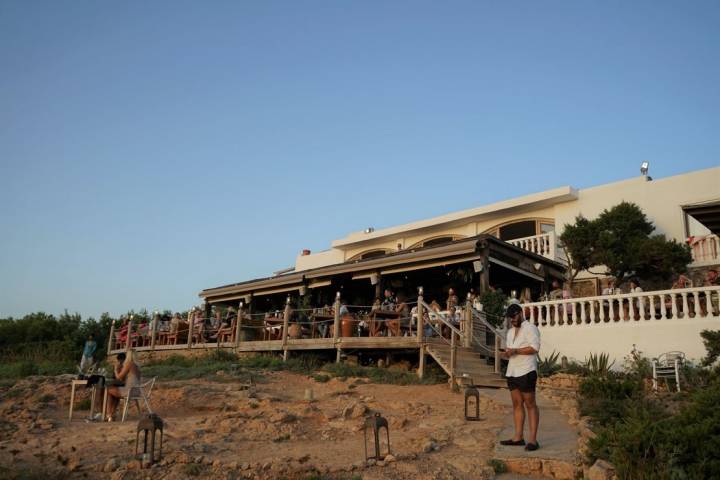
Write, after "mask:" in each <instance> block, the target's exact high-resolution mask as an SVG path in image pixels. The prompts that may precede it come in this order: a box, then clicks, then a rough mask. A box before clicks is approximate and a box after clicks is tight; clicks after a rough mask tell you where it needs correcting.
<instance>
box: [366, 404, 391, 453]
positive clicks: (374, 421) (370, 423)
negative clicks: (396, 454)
mask: <svg viewBox="0 0 720 480" xmlns="http://www.w3.org/2000/svg"><path fill="white" fill-rule="evenodd" d="M383 428H384V429H385V436H386V440H387V447H386V448H385V451H384V452H381V445H380V430H382V429H383ZM370 432H372V433H370ZM363 433H364V436H365V461H368V460H370V459H374V460H375V461H380V460H383V459H384V458H385V457H386V456H388V455H389V454H390V429H389V428H388V421H387V419H385V418H383V417H381V416H380V414H379V413H376V414H375V415H374V416H372V417H370V418H368V419H367V420H365V427H364V429H363ZM368 435H372V440H373V441H374V442H375V454H374V455H372V456H368Z"/></svg>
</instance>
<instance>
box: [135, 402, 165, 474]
mask: <svg viewBox="0 0 720 480" xmlns="http://www.w3.org/2000/svg"><path fill="white" fill-rule="evenodd" d="M163 426H164V425H163V421H162V419H161V418H160V417H159V416H157V415H156V414H154V413H151V414H150V415H147V416H146V417H145V418H143V419H142V420H140V421H139V422H138V426H137V433H136V435H135V456H137V454H138V440H139V439H140V432H143V433H144V434H145V437H144V439H143V451H142V459H143V466H149V465H150V464H152V463H154V462H159V461H160V459H161V458H162V445H163V435H164V434H163ZM158 430H160V451H159V452H158V457H157V459H156V458H155V432H157V431H158ZM148 436H150V450H148ZM145 464H147V465H145Z"/></svg>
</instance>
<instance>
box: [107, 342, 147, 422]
mask: <svg viewBox="0 0 720 480" xmlns="http://www.w3.org/2000/svg"><path fill="white" fill-rule="evenodd" d="M133 357H134V355H133V351H132V350H128V351H127V355H126V354H125V353H122V352H121V353H118V356H117V363H116V364H115V380H118V381H121V382H123V384H122V385H121V386H112V387H108V416H107V421H108V422H112V421H113V417H114V416H115V411H116V410H117V406H118V403H120V399H121V398H122V397H127V396H128V394H129V393H130V389H131V388H133V387H136V386H138V385H140V378H141V377H140V367H138V366H137V364H136V363H135V360H134V358H133Z"/></svg>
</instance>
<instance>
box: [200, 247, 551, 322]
mask: <svg viewBox="0 0 720 480" xmlns="http://www.w3.org/2000/svg"><path fill="white" fill-rule="evenodd" d="M564 270H565V267H564V266H563V265H562V264H560V263H558V262H555V261H552V260H549V259H548V258H545V257H543V256H540V255H537V254H534V253H531V252H528V251H526V250H523V249H521V248H518V247H515V246H513V245H511V244H509V243H506V242H504V241H501V240H499V239H497V238H495V237H493V236H491V235H486V234H483V235H478V236H475V237H470V238H465V239H461V240H456V241H452V242H449V243H447V244H443V245H437V246H430V247H421V248H415V249H411V250H403V251H398V252H393V253H389V254H386V255H382V256H379V257H373V258H369V259H362V260H356V261H352V262H344V263H340V264H336V265H329V266H325V267H320V268H316V269H311V270H304V271H300V272H290V273H286V274H282V275H276V276H273V277H268V278H260V279H256V280H250V281H246V282H241V283H236V284H232V285H225V286H222V287H216V288H209V289H206V290H203V291H202V292H200V297H201V298H203V299H204V301H205V304H206V309H208V310H209V308H210V306H211V305H218V306H226V305H237V303H238V302H240V301H242V302H244V303H245V305H248V306H249V307H250V308H251V309H253V310H255V311H269V310H273V309H276V308H282V305H283V303H284V299H285V298H286V297H287V296H288V295H289V296H291V297H295V298H298V299H299V298H301V297H306V296H308V295H309V296H310V299H311V301H310V303H311V304H312V305H315V306H320V305H322V304H326V303H327V304H330V303H332V301H333V298H334V296H335V292H338V291H339V292H341V293H342V296H343V298H344V299H346V301H349V302H351V303H353V304H362V305H369V304H371V303H372V301H373V299H374V298H381V297H382V290H383V289H384V288H391V289H393V291H395V292H396V293H398V296H399V297H401V296H402V297H404V298H405V299H408V298H412V297H414V296H416V295H417V287H419V286H422V287H423V288H424V291H425V298H427V299H428V300H430V299H436V300H438V301H439V302H444V300H445V298H446V297H447V290H448V289H449V288H450V287H452V288H454V289H455V292H456V293H457V294H458V295H459V296H460V298H463V297H464V295H466V294H467V292H469V291H470V289H471V288H472V289H474V290H475V291H476V292H479V293H482V292H484V291H485V290H487V289H488V288H489V287H490V286H491V285H492V286H493V287H495V288H502V289H503V290H504V291H505V292H506V293H509V292H510V291H511V290H517V291H518V292H519V291H520V289H521V288H524V287H529V288H531V290H532V291H533V293H534V294H535V295H537V294H538V293H539V292H541V291H546V290H547V289H548V286H549V283H550V282H551V280H552V279H561V278H563V273H564Z"/></svg>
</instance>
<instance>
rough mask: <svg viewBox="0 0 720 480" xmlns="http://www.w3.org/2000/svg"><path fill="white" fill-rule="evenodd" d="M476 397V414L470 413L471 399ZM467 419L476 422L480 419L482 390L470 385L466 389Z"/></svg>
mask: <svg viewBox="0 0 720 480" xmlns="http://www.w3.org/2000/svg"><path fill="white" fill-rule="evenodd" d="M472 398H474V399H475V415H473V416H470V415H468V410H469V408H468V407H469V406H470V399H472ZM465 420H470V421H473V422H476V421H478V420H480V390H478V389H477V388H476V387H474V386H469V387H467V388H466V389H465Z"/></svg>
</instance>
